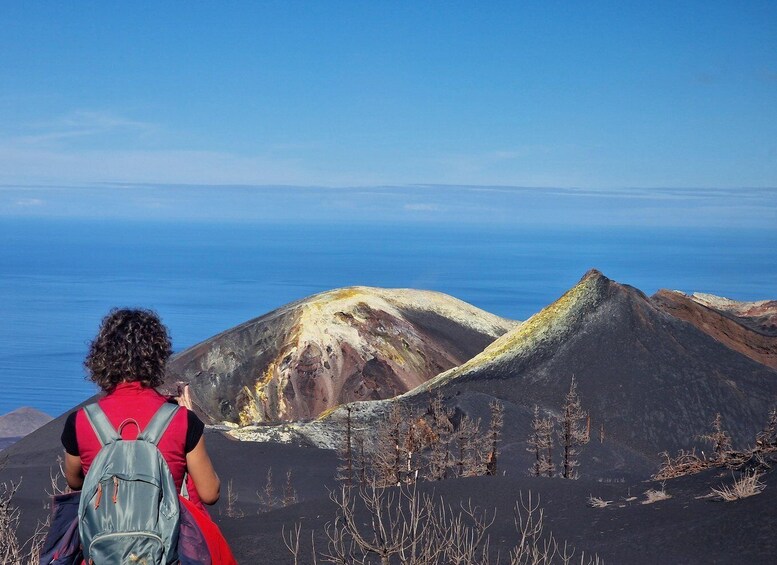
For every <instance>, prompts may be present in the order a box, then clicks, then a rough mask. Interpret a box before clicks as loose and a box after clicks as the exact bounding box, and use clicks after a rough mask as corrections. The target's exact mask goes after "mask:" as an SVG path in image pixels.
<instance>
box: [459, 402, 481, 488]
mask: <svg viewBox="0 0 777 565" xmlns="http://www.w3.org/2000/svg"><path fill="white" fill-rule="evenodd" d="M483 440H484V438H483V435H482V434H481V433H480V420H479V419H478V420H473V419H472V418H470V417H469V416H466V415H464V416H462V417H461V419H460V420H459V425H458V426H456V429H455V430H454V432H453V444H454V449H455V451H454V459H453V467H454V469H455V472H456V476H457V477H475V476H478V475H483V474H485V467H486V466H485V459H486V453H487V451H486V450H485V449H484V441H483Z"/></svg>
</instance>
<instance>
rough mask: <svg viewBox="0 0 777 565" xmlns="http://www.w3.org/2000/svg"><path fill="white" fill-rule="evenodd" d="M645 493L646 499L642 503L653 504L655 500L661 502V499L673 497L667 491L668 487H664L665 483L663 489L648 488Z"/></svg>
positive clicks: (662, 485)
mask: <svg viewBox="0 0 777 565" xmlns="http://www.w3.org/2000/svg"><path fill="white" fill-rule="evenodd" d="M644 494H645V500H643V501H642V504H653V503H654V502H660V501H661V500H667V499H669V498H672V495H671V494H669V493H668V492H666V488H665V487H664V484H663V483H662V484H661V490H657V489H654V488H651V489H648V490H646V491H645V493H644Z"/></svg>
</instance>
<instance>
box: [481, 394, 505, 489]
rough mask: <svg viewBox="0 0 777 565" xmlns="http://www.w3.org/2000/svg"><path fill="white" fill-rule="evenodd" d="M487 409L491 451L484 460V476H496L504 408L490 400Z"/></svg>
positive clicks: (502, 405)
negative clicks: (489, 415)
mask: <svg viewBox="0 0 777 565" xmlns="http://www.w3.org/2000/svg"><path fill="white" fill-rule="evenodd" d="M488 407H489V408H490V409H491V423H490V425H489V432H490V436H491V437H490V439H491V449H490V451H489V452H488V457H487V458H486V474H487V475H496V473H497V460H498V456H499V440H500V439H501V437H502V428H503V427H504V423H505V418H504V415H505V407H504V404H502V403H501V402H499V401H498V400H492V401H491V403H490V404H489V405H488Z"/></svg>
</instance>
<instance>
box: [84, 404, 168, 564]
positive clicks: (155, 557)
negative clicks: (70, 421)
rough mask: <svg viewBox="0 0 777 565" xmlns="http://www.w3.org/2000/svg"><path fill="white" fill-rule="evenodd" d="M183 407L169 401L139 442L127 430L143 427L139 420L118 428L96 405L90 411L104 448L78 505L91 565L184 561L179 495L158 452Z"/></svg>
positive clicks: (87, 557) (86, 550) (140, 437)
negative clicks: (180, 553) (126, 435)
mask: <svg viewBox="0 0 777 565" xmlns="http://www.w3.org/2000/svg"><path fill="white" fill-rule="evenodd" d="M178 408H179V407H178V406H176V405H174V404H169V403H165V404H164V405H162V407H160V408H159V411H157V413H156V414H155V415H154V417H153V418H151V421H150V422H149V423H148V425H147V426H146V428H145V429H144V430H142V431H140V432H139V435H138V437H137V439H135V440H132V441H128V440H123V439H122V438H121V430H122V428H123V427H124V426H125V425H126V424H128V423H132V424H134V425H135V426H137V425H138V424H137V422H135V420H131V419H130V420H125V421H124V422H122V424H121V426H119V429H118V430H116V429H114V427H113V426H112V425H111V423H110V422H109V421H108V418H107V417H106V416H105V413H104V412H103V411H102V409H101V408H100V407H99V406H98V405H97V404H96V403H95V404H90V405H88V406H85V407H84V412H85V413H86V417H87V419H88V420H89V423H90V424H91V425H92V428H93V429H94V431H95V433H96V434H97V437H98V439H99V440H100V443H101V445H102V447H101V448H100V451H99V452H98V453H97V456H96V457H95V458H94V461H93V462H92V465H91V466H90V467H89V472H88V473H87V474H86V478H85V479H84V485H83V488H82V491H81V502H80V503H79V506H78V518H79V535H80V538H81V546H82V549H83V552H84V561H85V562H86V563H88V564H90V565H91V564H94V565H125V564H133V565H139V564H141V563H142V564H147V565H167V564H170V563H175V562H176V560H177V559H178V555H177V546H178V528H179V512H180V510H179V506H178V493H177V491H176V488H175V482H174V481H173V476H172V474H171V473H170V469H169V468H168V466H167V462H166V461H165V459H164V457H163V456H162V453H161V452H160V451H159V449H158V448H157V444H158V443H159V438H161V437H162V434H163V433H164V432H165V430H166V429H167V426H168V425H169V424H170V421H171V420H172V419H173V416H174V415H175V413H176V412H177V410H178ZM138 430H140V426H138Z"/></svg>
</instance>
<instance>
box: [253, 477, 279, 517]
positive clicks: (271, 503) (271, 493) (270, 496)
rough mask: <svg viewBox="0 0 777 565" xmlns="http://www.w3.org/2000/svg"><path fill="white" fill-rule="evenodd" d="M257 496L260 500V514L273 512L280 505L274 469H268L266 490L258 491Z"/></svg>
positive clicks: (265, 483)
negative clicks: (273, 475)
mask: <svg viewBox="0 0 777 565" xmlns="http://www.w3.org/2000/svg"><path fill="white" fill-rule="evenodd" d="M256 496H257V497H258V498H259V512H262V511H266V510H272V509H273V508H275V506H276V505H277V504H278V499H277V497H276V496H275V485H274V484H273V477H272V467H268V468H267V478H266V479H265V482H264V488H263V489H262V490H260V491H256Z"/></svg>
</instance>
